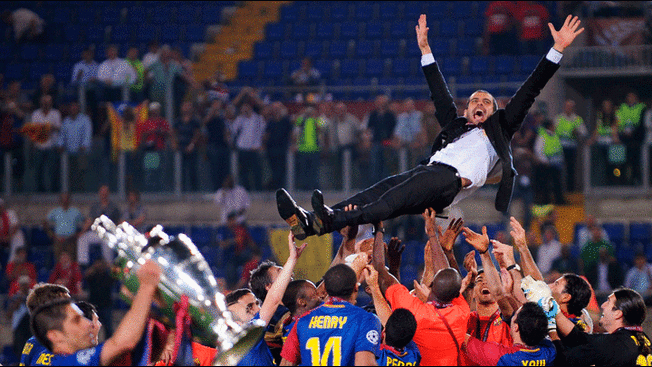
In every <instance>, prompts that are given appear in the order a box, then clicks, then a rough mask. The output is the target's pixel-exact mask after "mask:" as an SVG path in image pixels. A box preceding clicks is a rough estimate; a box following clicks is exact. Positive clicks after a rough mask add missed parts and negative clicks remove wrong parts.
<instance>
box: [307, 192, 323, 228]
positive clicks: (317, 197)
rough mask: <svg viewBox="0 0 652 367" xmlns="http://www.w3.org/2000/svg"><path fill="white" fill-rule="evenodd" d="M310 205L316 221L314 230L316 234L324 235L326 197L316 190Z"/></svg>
mask: <svg viewBox="0 0 652 367" xmlns="http://www.w3.org/2000/svg"><path fill="white" fill-rule="evenodd" d="M310 204H312V210H313V211H314V213H315V220H314V222H313V228H314V229H315V232H317V233H323V232H324V227H325V226H324V220H323V215H324V212H323V211H324V196H323V194H322V193H321V192H320V191H318V190H315V191H314V192H313V193H312V199H311V200H310Z"/></svg>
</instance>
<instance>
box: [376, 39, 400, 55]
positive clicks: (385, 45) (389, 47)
mask: <svg viewBox="0 0 652 367" xmlns="http://www.w3.org/2000/svg"><path fill="white" fill-rule="evenodd" d="M399 47H400V45H399V41H397V40H393V39H384V40H382V41H381V42H380V56H384V57H392V58H395V57H397V56H398V54H399Z"/></svg>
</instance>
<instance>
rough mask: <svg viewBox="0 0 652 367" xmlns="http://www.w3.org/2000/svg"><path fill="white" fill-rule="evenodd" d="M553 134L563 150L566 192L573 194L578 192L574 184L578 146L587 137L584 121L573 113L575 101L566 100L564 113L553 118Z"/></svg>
mask: <svg viewBox="0 0 652 367" xmlns="http://www.w3.org/2000/svg"><path fill="white" fill-rule="evenodd" d="M555 126H556V127H555V134H557V135H558V136H559V141H560V142H561V146H562V147H563V150H564V162H565V163H566V190H567V191H569V192H575V191H576V190H578V187H577V185H576V184H575V181H576V180H575V176H576V169H575V167H577V165H576V162H577V160H578V157H579V149H578V147H579V144H580V143H581V142H582V140H583V139H585V138H586V137H587V135H588V132H587V129H586V125H584V120H583V119H582V118H581V117H580V116H578V115H577V113H576V112H575V101H573V100H571V99H567V100H566V103H565V104H564V111H563V112H562V113H561V114H559V115H557V117H555Z"/></svg>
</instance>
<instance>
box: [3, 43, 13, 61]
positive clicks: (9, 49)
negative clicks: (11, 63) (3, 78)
mask: <svg viewBox="0 0 652 367" xmlns="http://www.w3.org/2000/svg"><path fill="white" fill-rule="evenodd" d="M13 54H14V47H13V46H12V45H11V44H8V43H2V44H0V60H2V61H4V62H6V61H7V60H10V59H11V58H12V57H13Z"/></svg>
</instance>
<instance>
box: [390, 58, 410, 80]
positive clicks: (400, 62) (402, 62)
mask: <svg viewBox="0 0 652 367" xmlns="http://www.w3.org/2000/svg"><path fill="white" fill-rule="evenodd" d="M411 74H412V73H411V72H410V60H409V59H393V60H392V76H393V77H396V78H402V77H406V76H410V75H411Z"/></svg>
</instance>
